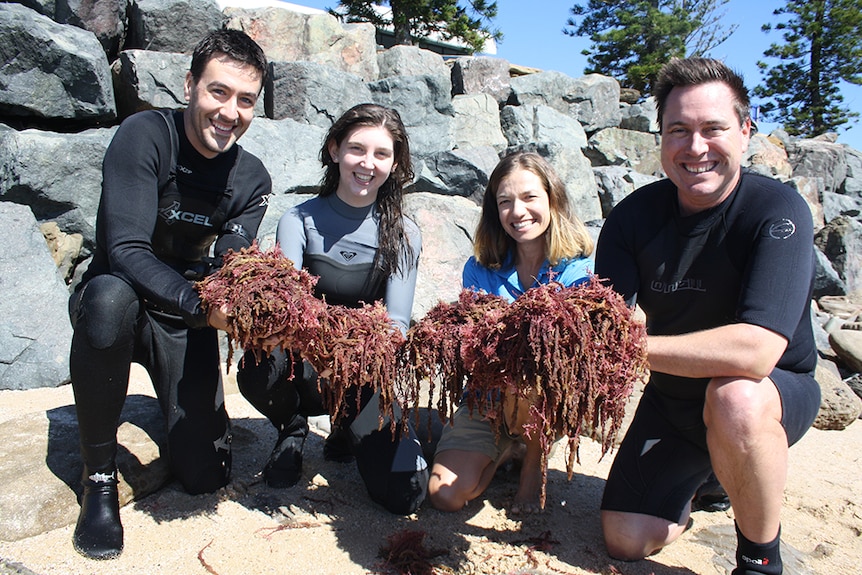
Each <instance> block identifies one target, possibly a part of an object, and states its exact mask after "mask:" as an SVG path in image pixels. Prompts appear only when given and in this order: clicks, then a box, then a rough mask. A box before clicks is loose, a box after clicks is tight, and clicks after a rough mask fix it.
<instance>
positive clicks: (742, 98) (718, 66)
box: [653, 58, 751, 128]
mask: <svg viewBox="0 0 862 575" xmlns="http://www.w3.org/2000/svg"><path fill="white" fill-rule="evenodd" d="M710 82H721V83H722V84H724V85H726V86H727V87H728V88H730V91H731V92H732V93H733V108H734V110H735V111H736V115H737V116H738V117H739V123H740V125H742V124H743V123H745V120H747V119H748V118H749V117H750V116H751V102H750V100H749V97H748V90H747V89H746V88H745V82H744V81H743V79H742V76H741V75H740V74H737V73H736V72H734V71H733V70H731V69H730V68H729V67H728V66H727V65H726V64H725V63H724V62H722V61H720V60H714V59H712V58H674V59H672V60H671V61H670V62H668V63H667V64H665V65H664V67H662V69H661V70H660V71H659V73H658V77H657V78H656V81H655V84H654V85H653V97H654V98H655V101H656V106H657V108H658V125H659V128H661V127H662V120H663V118H664V111H665V105H666V104H667V98H668V96H669V95H670V92H671V90H673V89H674V88H676V87H677V86H699V85H701V84H708V83H710Z"/></svg>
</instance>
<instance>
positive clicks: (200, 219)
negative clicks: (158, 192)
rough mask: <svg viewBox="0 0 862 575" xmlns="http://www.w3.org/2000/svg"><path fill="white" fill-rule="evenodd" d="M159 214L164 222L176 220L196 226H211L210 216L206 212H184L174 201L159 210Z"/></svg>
mask: <svg viewBox="0 0 862 575" xmlns="http://www.w3.org/2000/svg"><path fill="white" fill-rule="evenodd" d="M159 215H160V216H161V217H162V219H163V220H165V223H166V224H168V225H169V226H170V225H173V224H175V223H177V222H187V223H190V224H194V225H196V226H204V227H207V228H211V227H212V224H211V223H210V217H209V216H208V215H206V214H195V213H193V212H184V211H182V210H180V203H179V202H174V203H172V204H171V205H170V206H168V207H166V208H162V209H160V210H159Z"/></svg>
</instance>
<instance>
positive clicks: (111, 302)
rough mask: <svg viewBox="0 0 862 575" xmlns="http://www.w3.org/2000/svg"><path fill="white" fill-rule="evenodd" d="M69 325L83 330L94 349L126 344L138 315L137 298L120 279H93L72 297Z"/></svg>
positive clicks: (105, 277) (98, 277)
mask: <svg viewBox="0 0 862 575" xmlns="http://www.w3.org/2000/svg"><path fill="white" fill-rule="evenodd" d="M72 297H73V298H76V301H74V303H73V305H72V309H71V316H72V325H73V326H74V328H75V331H76V332H79V333H80V331H83V333H84V335H86V337H87V340H88V342H89V344H90V345H91V346H92V347H93V348H95V349H108V348H110V347H113V346H115V345H120V344H123V343H128V341H127V340H129V339H130V338H132V337H134V327H135V322H136V321H137V316H138V313H139V312H140V299H139V297H138V294H137V293H136V292H135V290H134V289H132V287H131V286H130V285H129V284H127V283H126V282H124V281H123V280H121V279H120V278H118V277H116V276H113V275H110V274H104V275H100V276H96V277H94V278H93V279H91V280H90V281H88V282H87V284H86V285H84V286H83V287H82V288H81V291H80V292H78V293H76V294H74V295H73V296H72Z"/></svg>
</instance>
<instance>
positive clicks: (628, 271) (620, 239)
mask: <svg viewBox="0 0 862 575" xmlns="http://www.w3.org/2000/svg"><path fill="white" fill-rule="evenodd" d="M618 208H620V205H618V206H617V207H616V208H614V210H612V211H611V213H610V214H609V215H608V218H607V220H605V223H604V225H603V226H602V231H601V233H600V234H599V240H598V242H597V244H596V262H595V272H596V275H597V276H598V277H599V279H601V280H603V281H604V282H605V283H607V284H608V285H610V286H611V287H612V288H613V289H614V291H616V292H617V293H619V294H620V295H622V296H623V298H624V299H625V300H626V303H628V304H629V305H634V304H635V301H636V299H637V290H638V283H639V276H638V266H637V259H636V253H635V249H634V246H633V245H632V240H631V237H630V236H629V234H628V233H627V232H626V230H631V229H632V226H627V225H626V223H625V221H624V220H625V218H624V215H625V214H624V213H623V211H622V210H620V209H618Z"/></svg>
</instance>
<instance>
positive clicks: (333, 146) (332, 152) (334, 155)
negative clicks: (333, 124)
mask: <svg viewBox="0 0 862 575" xmlns="http://www.w3.org/2000/svg"><path fill="white" fill-rule="evenodd" d="M327 150H328V151H329V157H330V158H331V159H332V161H333V162H335V163H336V164H337V163H338V144H337V143H336V142H335V140H332V141H331V142H329V145H328V146H327Z"/></svg>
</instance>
